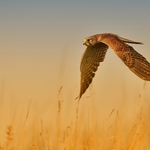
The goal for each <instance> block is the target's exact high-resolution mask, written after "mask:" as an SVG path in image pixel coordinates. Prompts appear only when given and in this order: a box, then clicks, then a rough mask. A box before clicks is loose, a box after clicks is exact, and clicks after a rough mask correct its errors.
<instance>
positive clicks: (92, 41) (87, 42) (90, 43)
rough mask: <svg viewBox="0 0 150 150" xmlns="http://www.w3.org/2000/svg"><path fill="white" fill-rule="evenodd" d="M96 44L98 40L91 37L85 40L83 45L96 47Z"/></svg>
mask: <svg viewBox="0 0 150 150" xmlns="http://www.w3.org/2000/svg"><path fill="white" fill-rule="evenodd" d="M96 42H97V40H96V38H95V37H94V36H90V37H87V38H85V39H84V40H83V45H86V46H94V45H95V44H96Z"/></svg>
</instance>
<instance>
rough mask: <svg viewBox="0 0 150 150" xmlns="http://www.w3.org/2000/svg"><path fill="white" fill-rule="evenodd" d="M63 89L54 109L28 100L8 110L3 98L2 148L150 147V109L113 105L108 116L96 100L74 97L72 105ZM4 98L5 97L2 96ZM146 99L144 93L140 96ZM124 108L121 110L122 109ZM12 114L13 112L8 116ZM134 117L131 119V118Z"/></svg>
mask: <svg viewBox="0 0 150 150" xmlns="http://www.w3.org/2000/svg"><path fill="white" fill-rule="evenodd" d="M61 90H62V88H60V90H59V92H58V95H57V98H56V99H55V100H54V105H52V106H49V109H50V112H49V113H45V114H46V115H45V116H44V115H42V116H41V115H40V114H41V113H42V111H44V110H40V109H38V108H37V107H35V106H34V105H35V104H34V103H33V102H32V100H31V101H28V105H27V107H26V106H25V107H24V108H21V109H19V107H20V106H19V105H15V104H13V103H12V105H11V108H10V109H6V110H5V108H7V107H8V106H5V105H4V104H3V103H4V102H3V101H1V109H0V111H1V114H0V117H1V118H0V124H1V129H0V149H1V150H148V149H150V119H149V118H150V111H146V109H144V107H143V106H140V105H137V106H136V107H137V109H136V111H135V112H134V113H132V114H130V117H127V116H126V114H127V111H128V110H127V108H121V109H124V112H125V113H122V111H119V110H116V109H115V108H113V109H112V110H111V111H110V112H109V113H108V114H107V115H106V117H102V116H103V114H100V113H99V112H98V109H99V106H96V105H94V104H93V105H91V104H92V103H93V102H94V100H93V99H92V98H86V101H85V99H84V100H81V101H80V102H79V103H78V101H77V100H73V101H72V103H73V106H71V107H68V105H67V101H65V100H63V99H62V96H61V93H62V92H63V91H61ZM1 99H2V98H1ZM139 99H140V100H142V96H141V95H139ZM121 109H120V110H121ZM8 114H9V115H8ZM129 118H130V119H129Z"/></svg>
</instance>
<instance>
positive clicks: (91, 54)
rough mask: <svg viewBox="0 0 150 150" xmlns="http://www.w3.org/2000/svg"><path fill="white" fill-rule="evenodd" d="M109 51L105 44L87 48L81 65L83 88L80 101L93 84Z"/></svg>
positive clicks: (81, 88)
mask: <svg viewBox="0 0 150 150" xmlns="http://www.w3.org/2000/svg"><path fill="white" fill-rule="evenodd" d="M107 49H108V46H107V45H106V44H104V43H98V44H96V45H94V46H89V47H87V48H86V50H85V52H84V54H83V57H82V60H81V65H80V71H81V87H80V94H79V99H80V98H81V96H82V95H83V94H84V93H85V91H86V90H87V88H88V87H89V85H90V84H91V82H92V79H93V77H94V76H95V72H96V71H97V69H98V66H99V65H100V62H102V61H104V58H105V55H106V52H107Z"/></svg>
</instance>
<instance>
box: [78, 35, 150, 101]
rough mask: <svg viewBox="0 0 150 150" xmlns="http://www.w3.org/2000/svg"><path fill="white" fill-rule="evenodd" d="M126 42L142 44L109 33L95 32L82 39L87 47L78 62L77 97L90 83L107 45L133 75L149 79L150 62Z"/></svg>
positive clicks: (102, 58) (102, 59) (80, 95)
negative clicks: (78, 80)
mask: <svg viewBox="0 0 150 150" xmlns="http://www.w3.org/2000/svg"><path fill="white" fill-rule="evenodd" d="M127 43H131V44H142V43H141V42H135V41H132V40H129V39H126V38H122V37H120V36H118V35H115V34H111V33H103V34H96V35H93V36H89V37H87V38H85V39H84V41H83V45H86V46H87V48H86V50H85V52H84V54H83V56H82V59H81V64H80V71H81V85H80V86H81V87H80V94H79V97H78V98H79V99H80V98H81V97H82V95H83V94H84V93H85V91H86V90H87V88H88V87H89V85H90V84H91V82H92V80H93V77H94V76H95V72H96V71H97V69H98V66H99V65H100V62H103V61H104V58H105V55H106V52H107V49H108V47H110V48H111V49H113V50H114V52H115V53H116V54H117V56H118V57H119V58H120V59H121V60H122V61H123V62H124V64H125V65H126V66H127V67H128V68H129V69H130V70H131V71H132V72H133V73H134V74H135V75H137V76H138V77H140V78H141V79H143V80H146V81H150V63H149V62H148V61H147V60H146V58H144V57H143V56H142V55H141V54H139V53H138V52H137V51H135V50H134V49H133V47H131V46H129V45H128V44H127Z"/></svg>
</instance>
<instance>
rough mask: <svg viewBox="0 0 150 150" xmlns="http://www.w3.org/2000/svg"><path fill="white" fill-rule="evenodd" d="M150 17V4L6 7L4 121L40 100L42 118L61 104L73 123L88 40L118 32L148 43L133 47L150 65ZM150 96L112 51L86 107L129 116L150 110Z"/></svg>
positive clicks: (1, 50) (1, 36) (0, 48)
mask: <svg viewBox="0 0 150 150" xmlns="http://www.w3.org/2000/svg"><path fill="white" fill-rule="evenodd" d="M149 13H150V1H149V0H142V1H140V0H133V1H130V0H126V1H119V0H113V1H105V0H92V1H91V0H74V1H70V0H61V1H58V0H55V1H54V0H44V1H40V0H30V1H29V0H26V1H19V0H14V1H10V0H7V1H1V2H0V20H1V23H0V98H1V104H0V105H1V110H2V111H3V114H1V115H2V116H3V115H4V114H5V115H6V114H8V116H9V117H10V118H12V112H14V110H15V113H17V112H26V111H27V109H26V108H27V107H28V105H29V102H30V101H32V110H33V111H34V112H35V110H36V113H35V114H36V115H35V116H38V117H41V118H42V117H43V116H46V117H47V116H49V115H50V111H53V108H54V107H53V106H55V105H57V104H56V101H57V100H58V99H59V100H61V101H62V105H63V107H64V111H65V112H66V113H65V115H68V117H71V115H72V113H71V111H74V109H75V107H76V103H77V101H75V98H76V97H77V96H78V94H79V90H80V69H79V68H80V60H81V56H82V54H83V52H84V50H85V48H86V47H85V46H83V45H82V41H83V39H84V38H85V37H87V36H90V35H94V34H97V33H107V32H110V33H114V34H118V35H119V36H122V37H124V38H128V39H131V40H135V41H139V42H143V43H144V45H132V46H133V47H134V48H135V50H137V51H138V52H139V53H141V54H142V55H143V56H145V57H146V58H147V60H148V61H150V50H149V49H150V42H149V38H150V29H149V27H150V17H149ZM61 87H62V89H61V92H60V93H59V89H60V88H61ZM149 91H150V83H149V82H144V81H143V80H141V79H140V78H138V77H137V76H135V75H134V74H133V73H132V72H131V71H130V70H129V69H128V68H127V67H126V66H125V65H124V64H123V63H122V62H121V61H120V59H119V58H118V57H117V56H116V55H115V53H114V52H113V51H112V50H111V49H109V50H108V52H107V55H106V58H105V61H104V62H103V63H101V65H100V67H99V69H98V71H97V72H96V76H95V78H94V80H93V83H92V85H91V86H90V88H89V89H88V90H87V92H86V93H85V94H84V95H83V97H82V99H81V101H80V105H81V109H82V108H84V109H85V108H86V109H90V110H91V111H92V112H94V111H96V110H97V114H99V115H102V116H103V117H104V118H105V117H106V116H107V115H108V114H109V113H110V112H111V111H112V110H113V109H116V110H118V111H121V112H123V114H125V116H126V118H128V117H130V116H131V114H133V112H136V109H137V108H139V107H141V106H142V107H143V108H144V109H145V110H146V109H148V108H149V107H150V103H149V99H150V92H149ZM68 112H69V113H68ZM83 112H84V111H83ZM85 112H87V111H86V110H85ZM15 113H14V114H13V115H15ZM94 113H95V112H94ZM9 117H7V118H5V119H6V121H7V119H8V120H9V119H10V118H9ZM12 120H13V118H12Z"/></svg>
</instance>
